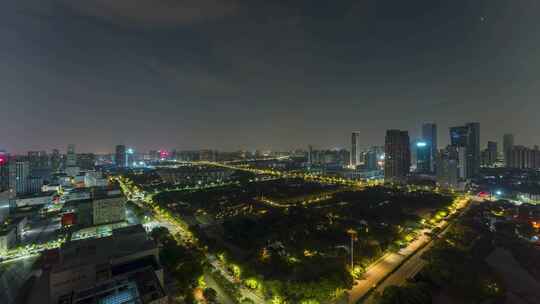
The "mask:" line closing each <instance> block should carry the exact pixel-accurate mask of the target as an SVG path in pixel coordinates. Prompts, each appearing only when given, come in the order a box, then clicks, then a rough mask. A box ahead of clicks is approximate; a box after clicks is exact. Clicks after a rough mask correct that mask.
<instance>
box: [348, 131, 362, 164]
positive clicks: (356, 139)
mask: <svg viewBox="0 0 540 304" xmlns="http://www.w3.org/2000/svg"><path fill="white" fill-rule="evenodd" d="M360 162H361V160H360V133H359V132H352V135H351V162H350V166H351V168H356V166H359V165H360Z"/></svg>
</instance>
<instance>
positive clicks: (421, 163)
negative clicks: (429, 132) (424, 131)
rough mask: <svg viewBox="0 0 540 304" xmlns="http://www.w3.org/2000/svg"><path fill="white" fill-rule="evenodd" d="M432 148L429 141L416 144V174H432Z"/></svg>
mask: <svg viewBox="0 0 540 304" xmlns="http://www.w3.org/2000/svg"><path fill="white" fill-rule="evenodd" d="M431 152H432V151H431V146H430V145H429V143H428V142H427V141H424V140H420V141H418V142H416V172H418V173H430V172H432V171H431V168H432V166H431Z"/></svg>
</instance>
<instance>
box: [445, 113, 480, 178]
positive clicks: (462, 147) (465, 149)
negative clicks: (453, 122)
mask: <svg viewBox="0 0 540 304" xmlns="http://www.w3.org/2000/svg"><path fill="white" fill-rule="evenodd" d="M450 143H451V145H452V146H453V147H455V148H456V149H457V150H458V152H459V153H458V154H459V156H460V157H461V158H460V159H458V161H459V165H460V168H462V169H464V170H465V172H464V176H465V177H464V178H467V179H470V178H472V177H474V176H476V175H478V173H479V172H480V163H481V156H480V124H479V123H477V122H474V123H468V124H466V125H465V126H458V127H452V128H450Z"/></svg>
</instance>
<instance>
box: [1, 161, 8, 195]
mask: <svg viewBox="0 0 540 304" xmlns="http://www.w3.org/2000/svg"><path fill="white" fill-rule="evenodd" d="M7 190H9V154H7V152H5V151H0V192H3V191H7Z"/></svg>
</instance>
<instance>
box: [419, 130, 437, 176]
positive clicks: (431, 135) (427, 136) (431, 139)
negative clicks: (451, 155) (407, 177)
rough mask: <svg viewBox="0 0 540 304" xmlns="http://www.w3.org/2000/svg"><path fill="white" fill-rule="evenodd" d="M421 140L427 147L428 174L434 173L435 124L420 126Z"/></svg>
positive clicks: (435, 155)
mask: <svg viewBox="0 0 540 304" xmlns="http://www.w3.org/2000/svg"><path fill="white" fill-rule="evenodd" d="M422 139H423V141H425V142H426V144H427V146H428V147H429V166H430V167H429V172H431V173H433V172H435V167H436V158H437V152H438V142H437V125H436V124H435V123H424V124H423V125H422Z"/></svg>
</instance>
